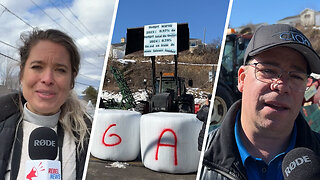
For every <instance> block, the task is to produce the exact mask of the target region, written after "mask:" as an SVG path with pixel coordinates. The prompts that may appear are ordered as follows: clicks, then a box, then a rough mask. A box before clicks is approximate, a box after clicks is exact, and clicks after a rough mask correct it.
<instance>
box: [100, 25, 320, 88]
mask: <svg viewBox="0 0 320 180" xmlns="http://www.w3.org/2000/svg"><path fill="white" fill-rule="evenodd" d="M297 29H299V30H300V31H302V32H303V33H304V34H305V35H306V36H307V37H308V38H309V40H310V41H311V44H312V46H313V48H314V49H315V51H316V52H317V53H318V54H320V28H319V27H318V28H316V27H303V26H301V25H297ZM215 47H216V46H215V45H213V44H211V45H209V46H207V48H206V49H196V50H195V51H194V52H193V53H190V52H189V51H184V52H181V53H179V57H178V76H181V77H184V78H185V80H186V82H187V81H188V80H189V79H192V80H193V87H194V88H199V89H200V90H204V91H206V92H211V91H212V85H213V84H212V82H209V75H208V73H209V71H212V69H213V68H214V69H215V68H216V65H217V63H218V58H219V52H220V48H215ZM173 62H174V59H173V56H159V57H156V76H159V74H160V72H174V63H173ZM111 66H114V67H116V68H118V69H119V70H120V71H121V72H122V73H123V74H124V77H125V79H126V81H127V83H128V85H129V88H130V89H131V91H132V92H136V91H137V90H138V89H144V83H143V82H144V79H146V80H147V86H148V88H151V61H150V58H149V57H144V56H143V52H142V51H139V52H136V53H132V54H129V55H127V56H125V58H124V59H120V60H119V59H112V58H109V60H108V70H107V73H106V76H105V81H104V86H103V89H104V90H106V91H110V92H115V93H118V92H119V88H118V85H117V84H116V83H115V80H114V78H113V76H112V74H111V73H110V67H111Z"/></svg>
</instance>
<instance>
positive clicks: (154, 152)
mask: <svg viewBox="0 0 320 180" xmlns="http://www.w3.org/2000/svg"><path fill="white" fill-rule="evenodd" d="M201 126H202V122H201V121H199V120H198V119H197V118H196V115H195V114H187V113H169V112H158V113H150V114H145V115H142V117H141V123H140V141H141V156H142V162H143V164H144V166H145V167H147V168H149V169H152V170H154V171H159V172H167V173H191V172H195V171H197V168H198V163H199V158H200V152H199V151H198V149H197V148H198V134H199V131H200V129H201Z"/></svg>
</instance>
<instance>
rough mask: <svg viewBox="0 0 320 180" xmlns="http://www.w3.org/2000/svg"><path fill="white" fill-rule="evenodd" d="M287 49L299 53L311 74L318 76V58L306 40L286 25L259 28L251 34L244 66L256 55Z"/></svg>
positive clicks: (300, 33)
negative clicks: (280, 47)
mask: <svg viewBox="0 0 320 180" xmlns="http://www.w3.org/2000/svg"><path fill="white" fill-rule="evenodd" d="M279 46H284V47H289V48H292V49H294V50H296V51H298V52H300V53H301V54H302V55H303V56H304V57H305V59H306V61H307V63H308V67H309V68H310V70H311V72H313V73H317V74H320V57H319V55H318V54H317V53H316V52H315V51H314V49H313V48H312V46H311V43H310V41H309V40H308V38H307V37H306V36H305V35H304V34H303V33H302V32H300V31H299V30H297V29H296V28H294V27H292V26H290V25H287V24H272V25H267V26H260V27H259V28H258V29H257V30H256V31H255V33H254V34H253V37H252V39H251V40H250V42H249V44H248V47H247V49H246V52H245V55H244V64H246V63H247V61H248V60H249V59H250V57H253V56H255V55H257V54H260V53H262V52H264V51H266V50H269V49H271V48H274V47H279Z"/></svg>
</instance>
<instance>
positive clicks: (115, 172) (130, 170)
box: [86, 156, 196, 180]
mask: <svg viewBox="0 0 320 180" xmlns="http://www.w3.org/2000/svg"><path fill="white" fill-rule="evenodd" d="M112 163H114V161H105V160H100V159H97V158H95V157H92V156H91V157H90V161H89V166H88V171H87V176H86V179H88V180H89V179H90V180H95V179H99V180H100V179H101V180H103V179H108V180H109V179H117V180H118V179H130V180H138V179H139V180H143V179H154V180H157V179H175V180H179V179H184V180H185V179H186V180H194V179H196V172H195V173H190V174H168V173H160V172H156V171H152V170H150V169H148V168H146V167H144V166H143V164H142V162H141V160H138V159H137V160H135V161H131V162H126V163H127V164H128V165H126V168H118V167H111V164H112ZM121 164H123V163H121Z"/></svg>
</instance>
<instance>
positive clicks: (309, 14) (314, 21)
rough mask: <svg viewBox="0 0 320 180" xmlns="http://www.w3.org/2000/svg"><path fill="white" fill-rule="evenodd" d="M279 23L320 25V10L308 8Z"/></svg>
mask: <svg viewBox="0 0 320 180" xmlns="http://www.w3.org/2000/svg"><path fill="white" fill-rule="evenodd" d="M277 23H278V24H289V25H291V26H296V25H297V24H301V25H303V26H320V12H319V11H315V10H312V9H309V8H306V9H304V10H303V11H302V12H301V13H300V14H298V15H295V16H289V17H286V18H283V19H281V20H279V21H277Z"/></svg>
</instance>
